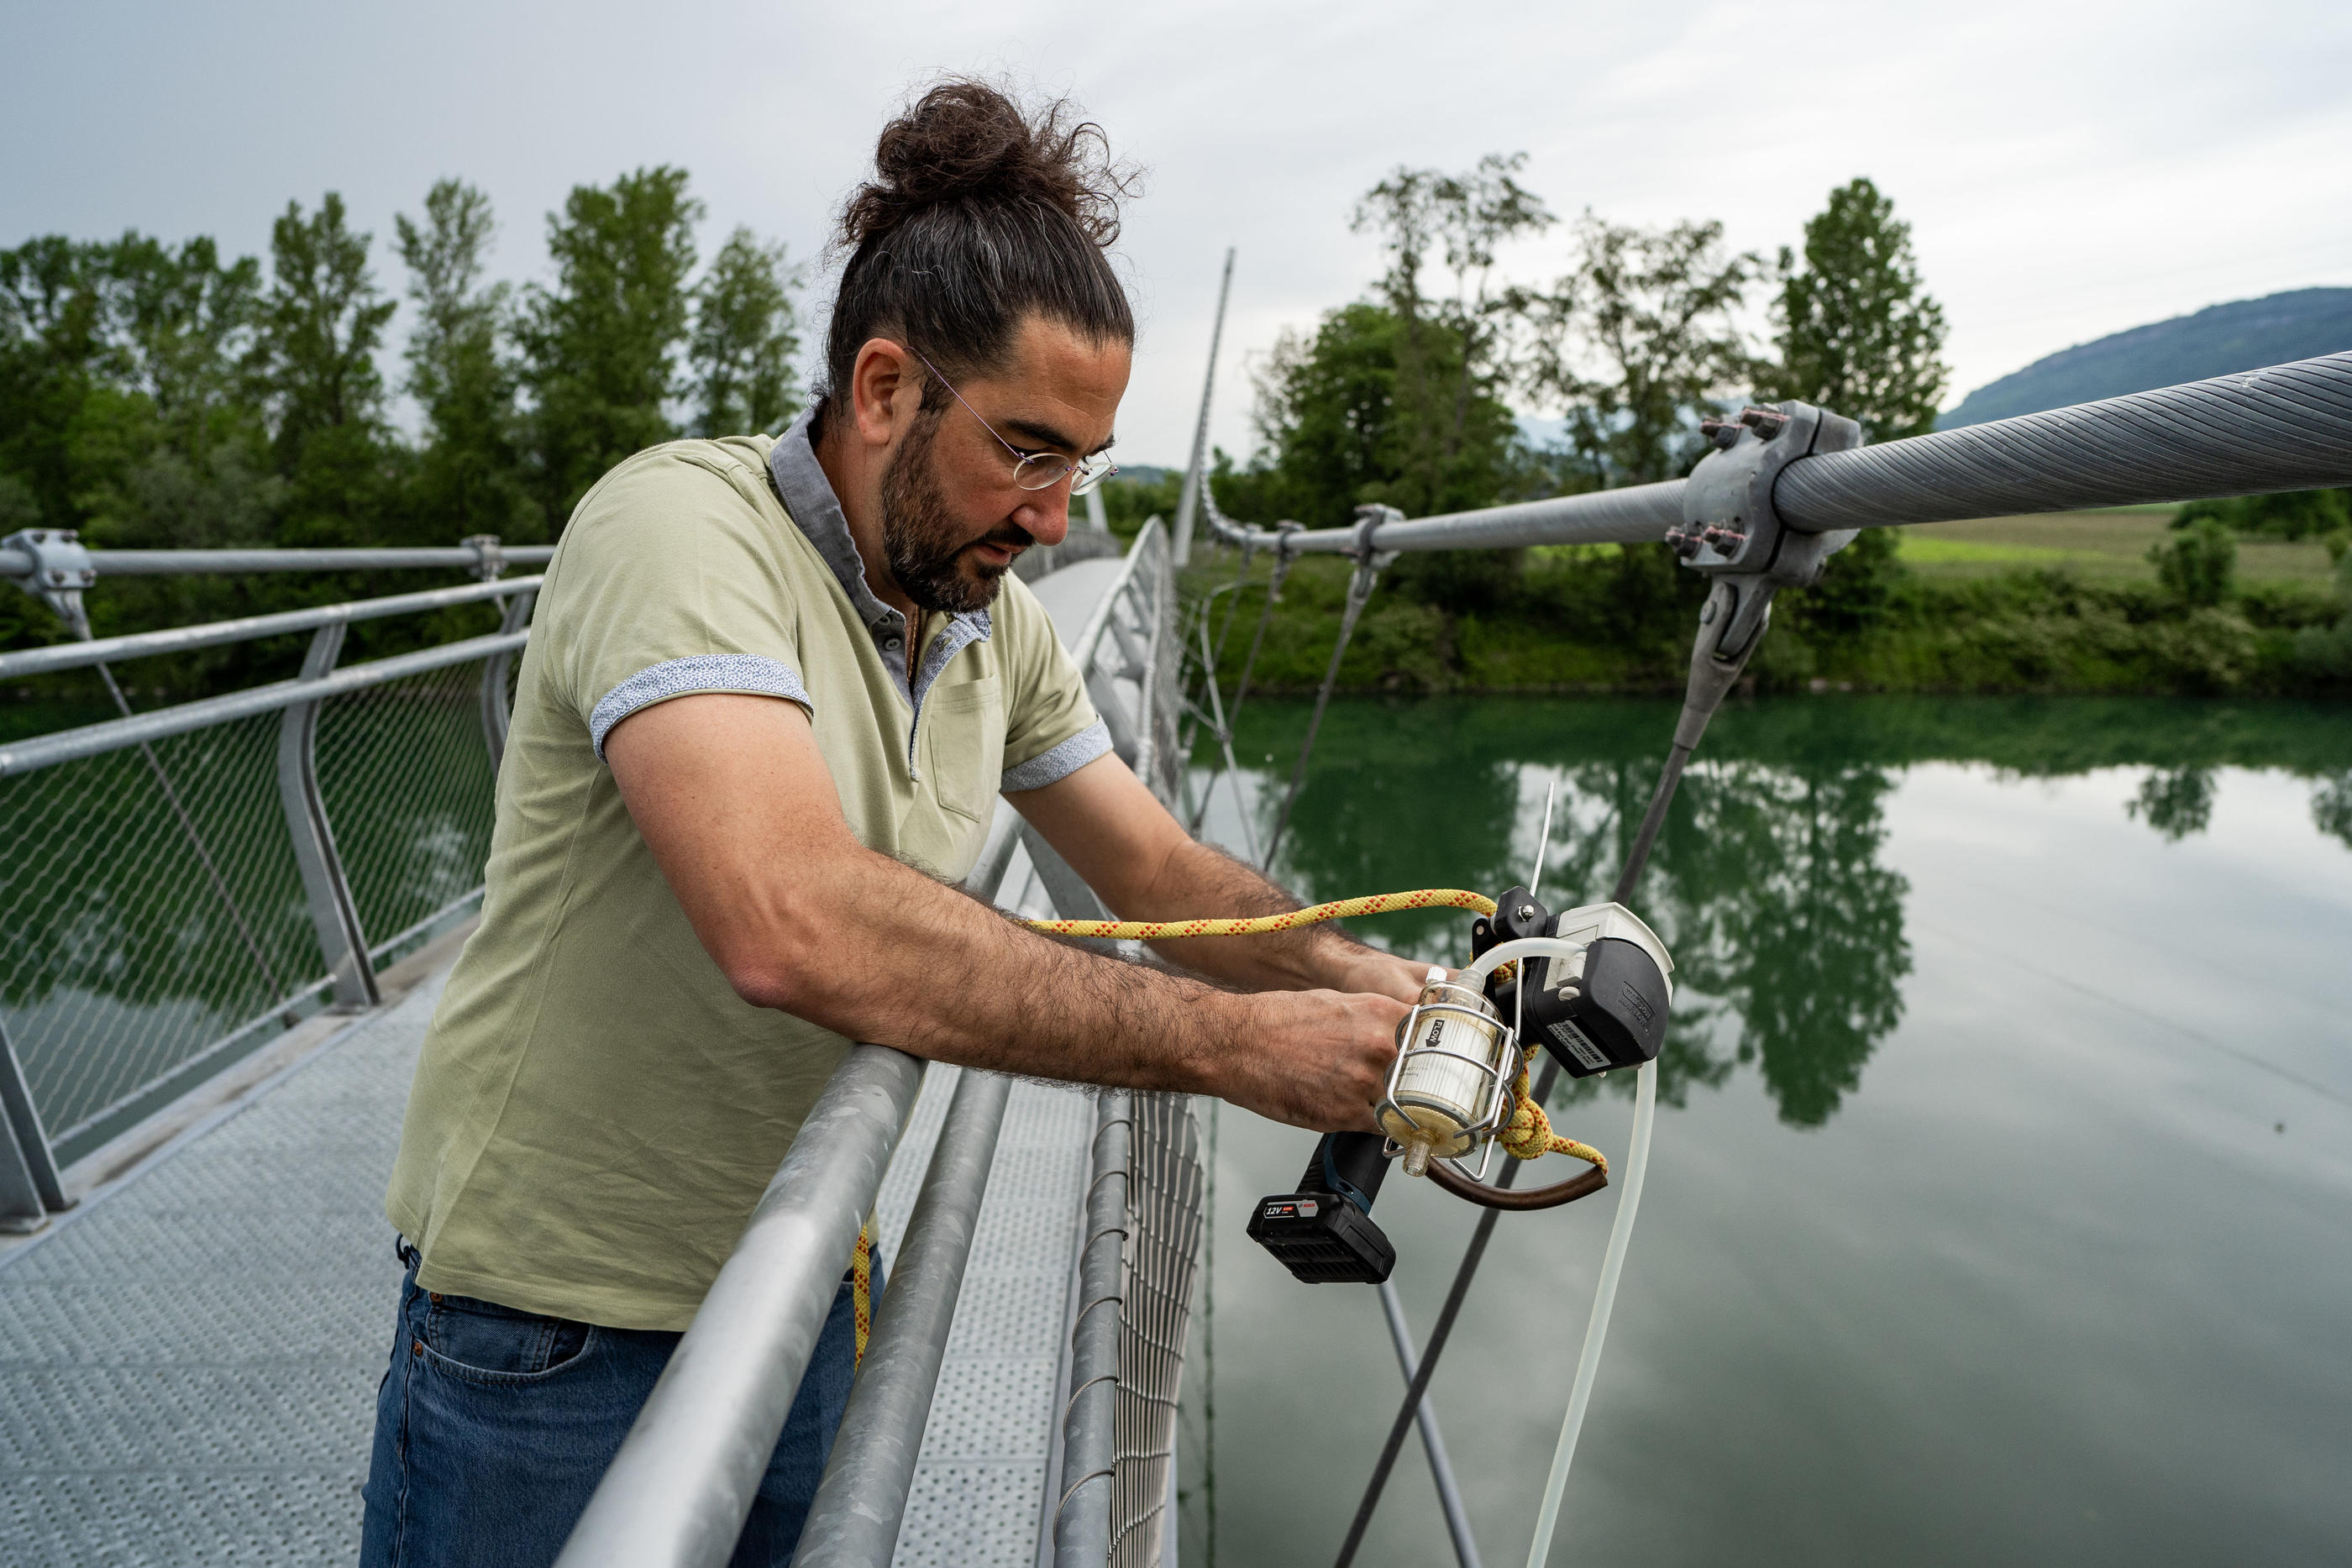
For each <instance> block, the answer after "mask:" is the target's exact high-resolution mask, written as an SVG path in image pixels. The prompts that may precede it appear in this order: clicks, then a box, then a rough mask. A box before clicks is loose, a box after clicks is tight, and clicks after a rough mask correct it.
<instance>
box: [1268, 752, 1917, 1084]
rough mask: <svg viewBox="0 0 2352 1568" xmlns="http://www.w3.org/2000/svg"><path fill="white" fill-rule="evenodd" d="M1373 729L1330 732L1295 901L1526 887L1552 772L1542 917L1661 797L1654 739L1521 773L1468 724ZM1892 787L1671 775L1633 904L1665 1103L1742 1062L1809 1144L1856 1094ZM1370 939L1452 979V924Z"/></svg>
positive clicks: (1835, 779) (1829, 769)
mask: <svg viewBox="0 0 2352 1568" xmlns="http://www.w3.org/2000/svg"><path fill="white" fill-rule="evenodd" d="M1456 706H1457V707H1468V706H1481V707H1483V706H1492V705H1456ZM1381 711H1382V710H1380V709H1378V708H1374V707H1372V706H1371V705H1364V711H1362V712H1359V713H1358V714H1355V715H1353V716H1350V717H1351V718H1352V719H1354V720H1355V722H1347V721H1344V720H1343V721H1342V722H1339V723H1336V724H1333V723H1327V727H1326V732H1325V739H1324V742H1323V744H1322V746H1320V747H1318V766H1317V767H1316V768H1314V769H1313V770H1312V771H1311V772H1310V775H1309V779H1308V783H1307V788H1306V789H1305V790H1304V792H1303V793H1302V794H1301V796H1300V800H1299V805H1298V810H1297V814H1296V815H1295V817H1294V819H1293V824H1292V829H1291V834H1292V836H1291V839H1290V841H1289V842H1288V844H1287V845H1286V849H1285V852H1284V867H1283V870H1284V872H1285V873H1286V876H1288V877H1289V878H1290V879H1291V880H1292V881H1293V882H1294V883H1296V884H1297V885H1298V886H1299V887H1300V888H1301V889H1302V891H1305V892H1307V893H1309V894H1312V895H1314V896H1316V897H1339V896H1343V895H1346V894H1354V893H1363V892H1371V891H1377V890H1381V889H1390V888H1407V887H1445V886H1465V885H1466V886H1472V887H1476V888H1478V889H1481V890H1482V891H1486V892H1489V893H1492V892H1496V891H1499V890H1500V889H1501V888H1502V887H1504V886H1506V885H1508V884H1509V883H1514V882H1517V881H1521V880H1523V879H1524V878H1525V877H1526V875H1527V873H1528V866H1527V864H1526V863H1525V862H1526V861H1527V860H1528V857H1529V856H1530V854H1531V851H1532V839H1533V830H1534V826H1535V823H1534V821H1532V820H1530V813H1531V812H1534V811H1539V810H1540V801H1541V800H1542V791H1543V783H1542V782H1541V780H1542V779H1544V778H1546V777H1549V776H1551V775H1552V774H1553V773H1554V772H1556V774H1557V777H1558V778H1559V789H1560V798H1559V808H1558V810H1557V812H1556V816H1555V821H1554V825H1553V832H1552V841H1551V845H1550V849H1549V859H1548V866H1549V869H1548V870H1547V872H1546V873H1545V879H1544V887H1545V891H1546V893H1547V894H1548V895H1549V902H1551V903H1553V904H1556V905H1564V904H1568V903H1570V902H1587V901H1591V900H1594V899H1600V898H1605V897H1607V896H1608V893H1609V889H1610V886H1611V883H1612V882H1613V881H1614V877H1615V873H1616V868H1617V867H1618V866H1619V865H1620V864H1622V858H1623V854H1624V852H1625V850H1626V847H1627V845H1628V843H1629V841H1630V840H1631V837H1632V833H1633V826H1634V825H1635V824H1636V823H1637V822H1638V821H1640V818H1641V814H1642V810H1643V807H1644V806H1646V804H1647V803H1648V800H1649V796H1650V790H1651V788H1652V786H1653V784H1654V781H1655V779H1656V770H1657V766H1658V761H1659V756H1658V753H1657V752H1655V751H1653V750H1650V749H1648V747H1649V746H1654V745H1655V744H1656V742H1657V741H1658V739H1660V738H1662V737H1660V736H1658V735H1654V734H1653V735H1649V736H1643V737H1640V738H1639V739H1638V740H1637V738H1636V736H1635V734H1634V733H1633V729H1632V728H1631V727H1625V728H1624V729H1623V730H1622V732H1621V733H1612V732H1611V728H1610V727H1604V728H1603V729H1602V730H1601V732H1600V733H1595V734H1590V735H1587V736H1584V737H1580V739H1581V740H1583V742H1584V743H1585V744H1584V745H1582V746H1580V747H1577V749H1579V750H1580V751H1582V752H1583V756H1582V757H1581V758H1579V759H1575V760H1566V759H1563V763H1562V765H1559V766H1557V767H1556V768H1547V767H1545V766H1544V763H1545V761H1547V760H1549V759H1548V758H1543V757H1542V756H1541V754H1542V753H1544V752H1546V751H1557V750H1559V749H1560V747H1559V746H1558V745H1557V742H1556V739H1555V741H1554V744H1551V745H1545V744H1543V743H1542V740H1541V739H1538V737H1520V738H1521V739H1522V741H1525V742H1532V743H1533V744H1527V745H1523V746H1521V747H1517V749H1518V750H1519V751H1520V754H1521V756H1522V757H1528V753H1530V752H1532V753H1535V754H1536V755H1535V756H1534V757H1532V758H1528V760H1527V761H1521V760H1518V759H1514V758H1509V757H1508V756H1507V754H1505V753H1503V751H1502V748H1501V747H1499V746H1498V745H1496V741H1497V740H1498V739H1499V738H1500V737H1496V736H1493V735H1483V734H1479V733H1477V729H1478V727H1477V726H1476V725H1475V723H1474V722H1471V721H1470V719H1469V717H1468V716H1467V715H1463V716H1462V719H1463V722H1461V723H1449V722H1445V721H1444V719H1443V718H1442V717H1438V718H1435V719H1434V720H1433V719H1432V717H1431V716H1427V715H1425V714H1421V713H1417V712H1416V710H1411V709H1408V710H1402V711H1398V710H1390V712H1391V722H1387V723H1381V722H1378V721H1377V716H1378V715H1379V714H1381ZM1335 717H1337V715H1335ZM1544 738H1552V737H1544ZM1644 742H1646V745H1645V744H1643V743H1644ZM1523 769H1526V770H1527V777H1525V778H1523V777H1522V770H1523ZM1892 787H1893V780H1892V776H1891V773H1890V771H1889V769H1887V768H1885V767H1882V766H1878V765H1875V764H1870V763H1861V764H1858V763H1853V762H1849V761H1839V760H1832V759H1827V758H1819V757H1798V758H1793V759H1791V760H1789V761H1786V762H1764V761H1759V760H1752V759H1748V760H1742V759H1728V760H1724V761H1719V762H1718V761H1710V762H1704V763H1701V764H1698V765H1696V766H1695V767H1694V768H1692V770H1691V771H1690V773H1689V774H1688V776H1686V778H1685V780H1684V783H1683V786H1682V790H1681V792H1680V794H1679V795H1678V797H1677V799H1676V801H1675V810H1674V812H1673V814H1672V816H1671V817H1670V818H1669V820H1668V823H1667V826H1666V830H1665V831H1664V834H1663V835H1662V836H1661V838H1660V841H1659V843H1658V847H1657V849H1656V851H1655V852H1654V854H1653V856H1652V859H1651V862H1650V865H1649V869H1648V871H1647V872H1646V873H1645V875H1644V878H1643V885H1642V889H1641V892H1640V894H1638V895H1637V897H1636V899H1635V901H1634V902H1635V904H1636V906H1637V907H1638V908H1639V909H1640V911H1641V913H1642V914H1643V915H1644V917H1646V918H1648V919H1649V920H1650V921H1651V922H1652V923H1653V924H1654V925H1656V926H1657V928H1658V930H1659V934H1660V936H1663V937H1664V939H1665V941H1666V943H1667V945H1668V946H1669V947H1670V948H1671V949H1672V950H1673V952H1674V954H1675V963H1676V965H1677V967H1678V970H1679V973H1678V975H1677V979H1678V982H1679V991H1678V996H1677V1000H1676V1004H1675V1024H1674V1028H1673V1030H1671V1032H1670V1034H1669V1036H1668V1040H1667V1045H1666V1049H1665V1051H1664V1054H1663V1055H1662V1057H1661V1059H1660V1067H1661V1077H1660V1084H1659V1088H1660V1092H1661V1093H1662V1094H1663V1095H1664V1097H1665V1098H1666V1099H1667V1100H1668V1102H1669V1103H1682V1102H1683V1100H1684V1098H1685V1096H1686V1094H1687V1093H1688V1092H1689V1089H1690V1088H1691V1086H1692V1085H1694V1084H1698V1085H1705V1086H1708V1087H1714V1086H1717V1085H1720V1084H1721V1083H1723V1082H1725V1081H1726V1080H1727V1078H1728V1077H1729V1075H1730V1073H1731V1072H1732V1071H1733V1069H1734V1068H1735V1067H1736V1066H1737V1065H1739V1064H1742V1063H1747V1064H1753V1065H1754V1066H1756V1067H1757V1068H1758V1070H1759V1071H1760V1073H1761V1075H1762V1077H1763V1079H1764V1082H1765V1084H1766V1086H1767V1088H1768V1089H1769V1091H1770V1092H1771V1093H1772V1095H1773V1097H1774V1099H1775V1101H1776V1103H1778V1105H1779V1107H1780V1114H1781V1116H1782V1117H1783V1118H1784V1119H1785V1120H1787V1121H1789V1122H1790V1123H1792V1124H1799V1125H1804V1126H1813V1125H1818V1124H1821V1123H1822V1122H1825V1121H1827V1120H1828V1119H1829V1117H1830V1116H1831V1115H1832V1114H1833V1113H1835V1112H1836V1110H1837V1108H1838V1106H1839V1104H1840V1103H1841V1102H1842V1100H1843V1096H1844V1095H1845V1094H1846V1093H1848V1092H1852V1091H1853V1089H1854V1088H1855V1087H1856V1085H1858V1084H1859V1082H1861V1077H1862V1071H1863V1067H1864V1063H1865V1062H1866V1061H1868V1060H1869V1058H1870V1054H1871V1052H1872V1051H1873V1050H1874V1048H1875V1047H1876V1045H1877V1043H1878V1041H1879V1040H1882V1039H1884V1038H1885V1036H1886V1034H1887V1033H1888V1032H1889V1031H1890V1030H1892V1029H1893V1028H1894V1027H1895V1023H1896V1022H1897V1021H1898V1020H1899V1019H1900V1018H1901V1016H1902V992H1901V981H1902V978H1903V977H1904V976H1905V975H1906V974H1907V973H1908V972H1909V970H1910V964H1911V958H1910V948H1909V945H1908V944H1907V942H1906V940H1905V937H1904V934H1903V899H1904V895H1905V894H1906V892H1907V891H1908V889H1907V884H1906V883H1905V881H1904V879H1903V878H1902V877H1901V876H1900V875H1899V874H1897V873H1895V872H1893V871H1891V870H1889V869H1887V868H1886V867H1885V866H1883V865H1881V864H1880V863H1879V854H1880V852H1881V849H1882V847H1883V845H1884V843H1885V836H1886V834H1885V823H1884V810H1883V808H1884V801H1885V796H1886V794H1887V793H1888V791H1889V790H1890V789H1892ZM1269 793H1271V792H1269ZM1273 806H1274V802H1273V801H1272V800H1269V801H1268V802H1267V806H1266V809H1267V810H1269V811H1270V810H1272V809H1273ZM1378 935H1379V936H1380V938H1381V940H1383V941H1385V942H1388V943H1389V944H1391V946H1396V947H1397V948H1399V950H1402V951H1406V952H1411V953H1412V954H1414V955H1415V956H1423V957H1428V958H1433V959H1446V958H1451V959H1454V960H1455V961H1459V957H1460V954H1461V946H1462V941H1463V935H1464V930H1463V918H1462V917H1461V916H1459V915H1453V914H1450V913H1445V914H1442V913H1439V912H1434V911H1433V912H1425V913H1423V914H1421V915H1416V916H1399V917H1390V919H1389V920H1388V921H1387V922H1386V923H1384V924H1382V925H1381V927H1380V928H1379V931H1378ZM1600 1082H1601V1081H1597V1080H1587V1081H1585V1082H1581V1083H1577V1084H1574V1085H1572V1086H1566V1087H1564V1088H1563V1091H1562V1092H1561V1094H1560V1098H1561V1099H1562V1100H1563V1101H1569V1102H1572V1101H1575V1100H1578V1099H1582V1098H1585V1097H1588V1096H1590V1095H1591V1094H1592V1093H1594V1092H1597V1091H1598V1089H1599V1086H1600Z"/></svg>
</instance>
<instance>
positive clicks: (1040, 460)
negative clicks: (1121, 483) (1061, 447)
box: [914, 349, 1118, 496]
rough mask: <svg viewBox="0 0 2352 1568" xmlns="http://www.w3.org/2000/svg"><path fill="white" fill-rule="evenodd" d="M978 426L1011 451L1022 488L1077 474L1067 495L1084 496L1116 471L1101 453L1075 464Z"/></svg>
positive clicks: (918, 353) (933, 368)
mask: <svg viewBox="0 0 2352 1568" xmlns="http://www.w3.org/2000/svg"><path fill="white" fill-rule="evenodd" d="M914 355H915V358H917V359H919V360H921V361H923V368H924V369H925V370H927V371H930V372H931V374H933V375H935V376H940V368H939V366H937V365H935V364H933V363H931V361H930V360H929V357H928V356H926V355H925V354H924V352H923V351H922V350H920V349H917V350H914ZM940 385H941V386H943V387H945V388H947V389H948V395H949V396H950V397H951V398H953V399H955V400H956V402H963V393H961V392H958V391H956V390H955V383H954V382H951V381H950V380H948V379H947V377H945V376H940ZM963 411H964V413H968V414H970V415H971V416H972V418H974V419H980V411H979V410H978V409H976V408H974V407H972V406H971V404H970V403H968V402H963ZM980 427H981V428H982V430H985V431H986V432H988V434H991V435H994V436H996V444H998V445H999V446H1002V447H1003V448H1004V450H1005V451H1007V452H1010V453H1011V454H1013V484H1015V485H1017V486H1020V487H1021V488H1022V489H1024V490H1050V489H1052V488H1053V487H1054V486H1056V485H1058V484H1060V483H1061V482H1062V480H1063V479H1064V478H1065V477H1066V476H1071V475H1076V478H1074V479H1071V481H1070V494H1071V495H1073V496H1083V495H1085V494H1086V493H1087V491H1089V490H1091V489H1093V488H1094V487H1095V486H1097V485H1099V484H1101V483H1102V482H1103V481H1104V480H1106V479H1108V478H1109V477H1110V476H1112V475H1114V474H1116V473H1118V464H1116V463H1113V462H1112V461H1111V460H1110V458H1109V457H1108V456H1107V455H1104V454H1102V453H1100V452H1097V453H1096V454H1095V455H1093V456H1091V457H1081V458H1079V459H1078V460H1077V461H1076V462H1075V463H1074V462H1072V461H1071V460H1070V459H1068V458H1066V457H1065V456H1063V455H1061V454H1060V453H1058V452H1024V451H1022V450H1021V448H1019V447H1018V446H1015V445H1013V443H1011V442H1009V441H1007V440H1005V439H1004V437H1003V435H1001V434H998V433H997V429H996V426H994V425H992V424H991V423H988V421H986V420H984V419H980Z"/></svg>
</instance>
